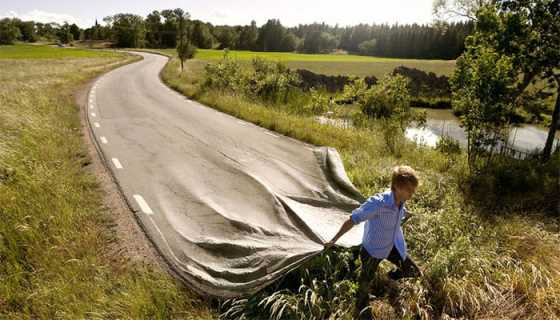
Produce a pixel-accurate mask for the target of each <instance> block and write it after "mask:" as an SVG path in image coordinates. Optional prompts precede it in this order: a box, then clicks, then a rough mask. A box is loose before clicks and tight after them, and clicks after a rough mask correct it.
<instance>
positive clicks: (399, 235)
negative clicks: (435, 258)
mask: <svg viewBox="0 0 560 320" xmlns="http://www.w3.org/2000/svg"><path fill="white" fill-rule="evenodd" d="M405 212H406V209H405V207H404V203H403V204H402V206H401V207H400V208H397V206H395V198H394V196H393V191H391V190H387V191H385V192H381V193H378V194H376V195H374V196H371V197H369V198H368V199H367V200H366V202H364V203H362V205H361V206H360V207H359V208H357V209H355V210H354V211H352V215H351V218H352V222H354V224H355V225H356V224H358V223H361V222H364V221H365V222H366V225H365V227H364V236H363V238H362V245H363V246H364V248H365V249H366V250H367V252H368V253H369V254H370V255H371V256H372V257H375V258H378V259H384V258H387V257H388V256H389V253H390V252H391V249H392V248H393V245H394V246H395V247H396V248H397V250H398V252H399V254H400V256H401V258H402V259H403V260H404V259H405V258H406V256H407V252H406V242H405V241H404V236H403V232H402V228H401V224H400V222H401V220H402V219H404V217H405Z"/></svg>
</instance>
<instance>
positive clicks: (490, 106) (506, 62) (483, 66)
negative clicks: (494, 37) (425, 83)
mask: <svg viewBox="0 0 560 320" xmlns="http://www.w3.org/2000/svg"><path fill="white" fill-rule="evenodd" d="M470 40H472V39H470ZM514 83H515V72H514V66H513V60H512V59H511V58H509V57H507V56H504V55H500V54H499V53H497V52H496V51H494V50H493V49H492V48H488V47H485V46H475V45H472V44H469V45H468V49H467V51H465V53H463V55H461V57H459V59H457V62H456V69H455V72H454V74H453V76H452V77H451V88H452V92H453V93H452V103H453V108H454V109H455V110H458V111H460V113H461V114H462V116H461V117H460V122H461V126H463V127H464V128H465V131H466V133H467V154H468V163H469V168H470V169H471V170H473V171H478V170H479V169H480V168H481V165H482V164H484V163H481V162H480V161H479V160H480V159H482V158H484V157H486V159H487V161H486V162H485V163H486V164H487V163H488V162H489V161H490V159H491V158H492V155H493V152H494V149H495V147H496V146H498V144H500V143H502V144H505V143H506V142H507V139H508V132H507V130H508V124H509V115H510V114H511V112H512V110H513V100H514V98H513V89H512V87H513V84H514Z"/></svg>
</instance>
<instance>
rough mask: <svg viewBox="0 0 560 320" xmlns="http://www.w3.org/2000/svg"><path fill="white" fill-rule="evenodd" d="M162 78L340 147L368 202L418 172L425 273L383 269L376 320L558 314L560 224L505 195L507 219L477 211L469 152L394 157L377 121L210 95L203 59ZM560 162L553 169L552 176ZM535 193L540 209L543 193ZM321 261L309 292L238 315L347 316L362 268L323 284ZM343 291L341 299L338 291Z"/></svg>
mask: <svg viewBox="0 0 560 320" xmlns="http://www.w3.org/2000/svg"><path fill="white" fill-rule="evenodd" d="M162 79H163V80H164V82H166V83H167V84H168V85H169V86H170V87H172V88H174V89H175V90H177V91H179V92H182V93H184V94H185V95H187V96H190V97H191V98H194V99H196V100H198V101H200V102H202V103H204V104H205V105H208V106H210V107H213V108H216V109H218V110H220V111H223V112H226V113H229V114H231V115H234V116H236V117H238V118H241V119H245V120H247V121H250V122H253V123H255V124H257V125H260V126H263V127H266V128H268V129H271V130H275V131H277V132H279V133H282V134H284V135H287V136H291V137H294V138H296V139H300V140H303V141H306V142H309V143H312V144H315V145H327V146H332V147H335V148H337V150H338V151H339V153H340V154H341V157H342V159H343V162H344V165H345V168H346V171H347V173H348V175H349V177H350V179H351V180H352V182H353V184H354V185H355V186H356V187H357V188H358V189H359V190H360V191H361V192H362V194H364V195H372V194H374V193H377V192H379V191H381V190H383V189H384V188H386V187H387V186H388V185H389V182H390V180H389V176H390V172H391V168H392V167H393V166H394V165H396V164H408V165H411V166H412V167H414V168H416V170H417V171H418V172H419V175H420V179H421V184H420V186H419V188H418V191H417V193H416V194H415V195H414V197H413V199H412V200H411V201H409V202H408V203H407V208H408V209H409V211H410V212H411V213H412V217H411V218H410V220H409V222H407V224H406V225H405V226H404V227H403V229H404V233H405V237H406V238H407V243H408V247H409V252H410V254H411V255H412V256H413V257H414V258H415V260H417V261H419V264H420V265H421V267H422V268H423V270H424V276H423V277H421V278H419V279H417V280H410V281H408V280H407V281H403V282H399V283H398V284H395V283H393V282H391V281H390V280H388V279H387V277H386V275H385V274H384V272H386V271H389V270H390V266H389V265H388V264H385V263H382V264H381V272H380V273H379V275H378V276H377V278H376V286H375V289H374V294H375V296H376V297H375V298H374V300H375V301H374V303H373V308H374V313H375V314H376V315H377V318H376V319H450V317H452V318H454V319H459V318H460V319H535V320H536V319H539V320H540V319H551V320H552V319H558V318H559V317H560V271H559V270H560V236H559V234H560V233H559V232H560V225H559V221H558V219H557V218H554V217H550V216H547V215H546V214H545V212H544V209H541V208H539V207H537V206H534V207H532V208H531V209H519V205H520V203H522V202H523V201H524V200H525V199H521V198H519V197H509V198H508V197H507V196H506V195H501V196H500V197H499V199H500V200H499V204H500V207H501V210H502V211H503V212H505V213H504V214H501V215H493V214H492V213H491V212H489V211H488V210H487V209H486V208H485V207H484V206H479V205H477V203H476V202H474V201H472V199H469V196H468V193H466V192H465V191H464V190H465V185H464V183H465V177H466V175H465V173H466V172H468V169H467V166H466V156H465V154H459V155H452V156H450V155H447V154H444V153H440V152H437V151H435V150H431V149H428V148H423V147H419V146H416V145H414V144H413V143H410V142H407V141H406V140H403V141H402V142H401V145H400V147H399V150H400V153H399V154H398V155H395V154H392V153H391V152H388V150H387V148H386V146H385V143H384V140H383V139H384V138H383V135H382V134H381V130H379V129H380V127H379V126H378V124H375V123H372V126H371V127H369V128H348V129H342V128H338V127H334V126H327V125H320V124H318V123H317V122H316V121H315V120H314V119H313V117H309V116H300V115H297V114H293V113H292V112H290V110H288V109H287V108H284V107H283V106H282V105H275V104H267V103H263V102H261V101H259V100H258V99H255V98H251V97H244V96H243V95H240V94H238V93H232V92H224V91H218V90H212V89H208V88H204V89H203V88H201V86H200V84H201V83H202V82H203V81H204V62H203V61H201V60H198V59H194V60H190V61H188V62H187V64H186V71H185V72H183V73H181V72H180V68H179V63H178V61H177V59H172V60H171V61H170V63H169V64H168V65H167V66H166V68H165V69H164V71H163V72H162ZM559 160H560V159H556V160H555V162H553V163H551V164H550V167H549V168H548V169H547V170H549V171H550V172H554V170H555V169H554V168H555V166H557V165H558V163H559ZM533 165H536V163H535V164H533ZM526 174H527V175H530V173H526ZM498 192H499V191H498ZM488 196H490V194H488ZM532 196H534V197H535V198H536V199H541V200H539V201H540V203H541V204H542V203H543V201H542V198H539V197H542V194H539V191H538V190H536V192H535V193H534V194H533V195H532ZM343 254H344V253H343ZM332 257H333V256H330V258H332ZM317 259H318V260H316V261H315V260H314V261H312V262H310V264H309V265H308V267H311V266H313V265H315V266H316V267H317V266H318V268H317V269H311V271H309V273H311V274H313V275H314V277H315V278H316V280H313V281H311V282H305V283H304V281H303V279H304V278H303V277H302V283H301V284H302V287H303V284H306V285H307V287H306V288H308V289H304V290H303V291H300V293H297V292H291V293H287V292H286V291H283V292H277V293H278V295H276V298H275V299H277V300H273V301H276V302H277V303H275V304H274V306H273V307H272V308H270V309H266V308H264V307H262V305H257V304H258V302H260V301H263V299H267V298H270V297H272V296H271V295H270V294H271V293H270V292H268V293H261V295H257V296H256V297H255V298H251V299H250V300H249V303H247V302H246V301H245V302H243V301H241V302H240V303H239V307H236V308H237V309H236V311H235V312H236V313H235V314H236V315H237V317H238V318H239V317H240V316H241V315H242V314H246V315H248V319H259V317H265V315H266V314H272V313H273V312H278V310H279V309H282V310H285V312H286V313H288V314H290V315H292V316H293V318H294V319H303V318H310V313H313V312H319V311H317V310H321V309H322V308H327V309H329V311H330V312H334V311H335V310H336V311H339V310H340V309H344V308H346V309H348V310H350V307H349V305H348V304H344V301H346V300H345V299H346V297H347V296H350V298H348V299H349V301H350V305H351V303H352V301H353V300H352V299H353V298H352V294H351V292H352V289H348V290H347V291H344V290H341V289H340V288H344V287H345V286H346V287H350V288H351V287H352V286H351V285H348V282H347V280H348V279H351V278H352V273H353V272H354V271H355V270H350V272H349V273H348V275H347V276H346V277H344V280H343V281H341V282H331V281H327V283H325V286H324V287H322V286H321V284H322V283H324V282H323V280H322V279H324V277H325V276H324V274H325V273H326V271H325V266H326V264H325V262H326V261H327V260H328V259H325V257H319V258H317ZM321 259H323V260H321ZM304 272H305V271H301V272H300V274H305V273H304ZM326 277H329V276H326ZM345 281H346V282H345ZM298 284H299V283H298ZM315 288H319V289H315ZM321 288H323V289H324V290H323V289H321ZM337 290H340V291H338V292H341V293H340V294H338V293H335V291H337ZM267 294H268V295H267ZM309 297H311V298H310V299H307V298H309ZM251 301H253V303H252V304H251ZM301 306H304V307H302V308H300V307H301ZM273 308H275V309H276V311H272V309H273ZM314 310H315V311H314ZM350 312H351V311H350ZM250 315H253V316H250ZM255 315H256V316H255ZM343 319H350V316H349V315H348V314H347V316H346V317H344V318H343Z"/></svg>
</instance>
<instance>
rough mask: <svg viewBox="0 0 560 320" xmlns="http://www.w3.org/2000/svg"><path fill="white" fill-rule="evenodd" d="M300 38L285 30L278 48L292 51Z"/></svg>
mask: <svg viewBox="0 0 560 320" xmlns="http://www.w3.org/2000/svg"><path fill="white" fill-rule="evenodd" d="M300 41H301V40H300V39H299V38H298V37H297V36H296V35H294V34H293V33H291V32H286V34H285V35H284V38H283V39H282V42H281V43H280V50H282V51H284V52H293V51H295V50H296V48H297V47H298V45H299V42H300Z"/></svg>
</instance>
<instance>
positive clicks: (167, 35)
mask: <svg viewBox="0 0 560 320" xmlns="http://www.w3.org/2000/svg"><path fill="white" fill-rule="evenodd" d="M161 16H162V17H163V18H164V22H163V27H162V31H161V43H162V47H163V48H176V47H177V28H178V26H177V15H176V14H175V12H174V11H173V10H170V9H167V10H162V11H161Z"/></svg>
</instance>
